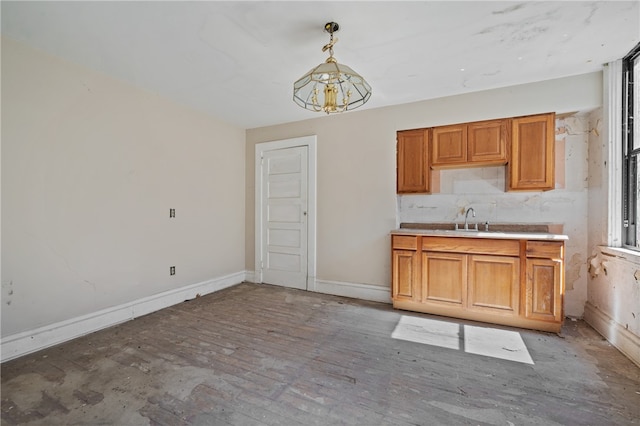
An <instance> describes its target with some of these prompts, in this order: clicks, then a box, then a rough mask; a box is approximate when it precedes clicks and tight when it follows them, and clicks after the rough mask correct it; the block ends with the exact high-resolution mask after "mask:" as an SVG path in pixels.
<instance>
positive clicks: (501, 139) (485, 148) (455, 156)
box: [431, 120, 508, 168]
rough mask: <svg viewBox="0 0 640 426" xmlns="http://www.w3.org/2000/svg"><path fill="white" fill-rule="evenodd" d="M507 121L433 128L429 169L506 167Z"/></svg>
mask: <svg viewBox="0 0 640 426" xmlns="http://www.w3.org/2000/svg"><path fill="white" fill-rule="evenodd" d="M507 139H508V133H507V120H491V121H478V122H475V123H466V124H456V125H452V126H440V127H434V128H433V142H432V146H431V148H432V158H431V166H432V167H433V168H455V167H474V166H489V165H501V164H506V163H507Z"/></svg>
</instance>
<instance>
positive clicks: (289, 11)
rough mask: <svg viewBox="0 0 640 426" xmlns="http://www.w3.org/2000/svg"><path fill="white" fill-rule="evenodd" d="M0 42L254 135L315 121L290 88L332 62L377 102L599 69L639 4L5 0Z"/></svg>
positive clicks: (632, 28) (634, 28) (627, 34)
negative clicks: (334, 26) (348, 70)
mask: <svg viewBox="0 0 640 426" xmlns="http://www.w3.org/2000/svg"><path fill="white" fill-rule="evenodd" d="M1 14H2V34H3V35H5V36H8V37H11V38H14V39H17V40H20V41H23V42H25V43H27V44H29V45H32V46H34V47H37V48H40V49H43V50H45V51H47V52H49V53H51V54H53V55H56V56H60V57H63V58H66V59H67V60H69V61H72V62H75V63H79V64H82V65H84V66H87V67H89V68H92V69H95V70H98V71H100V72H103V73H105V74H108V75H110V76H112V77H115V78H117V79H120V80H123V81H126V82H129V83H131V84H133V85H135V86H138V87H140V88H143V89H146V90H149V91H151V92H155V93H158V94H161V95H163V96H166V97H167V98H170V99H173V100H175V101H177V102H180V103H183V104H186V105H190V106H191V107H193V108H196V109H199V110H202V111H205V112H207V113H210V114H211V115H213V116H216V117H217V118H219V119H222V120H224V121H228V122H230V123H233V124H236V125H238V126H241V127H242V128H254V127H260V126H265V125H270V124H277V123H284V122H290V121H297V120H304V119H307V118H315V117H318V116H319V114H321V113H314V112H309V111H306V110H304V109H302V108H300V107H299V106H297V105H296V104H294V103H293V101H292V91H293V82H294V81H295V80H297V79H298V78H299V77H301V76H302V75H303V74H304V73H305V72H307V71H308V70H309V69H311V68H312V67H314V66H316V65H318V64H319V63H321V62H323V61H324V60H325V59H326V57H327V56H328V55H327V54H326V53H323V52H322V51H321V49H322V46H323V45H324V44H326V43H327V42H328V40H329V35H328V34H327V33H325V32H324V31H323V26H324V24H325V23H326V22H329V21H335V22H338V23H339V24H340V31H339V32H338V33H336V37H337V38H338V39H339V40H340V41H339V42H338V44H337V45H336V46H335V48H334V53H335V57H336V58H337V59H338V61H339V62H341V63H344V64H346V65H349V66H350V67H352V68H353V69H355V70H356V71H357V72H359V73H360V74H362V75H363V76H364V77H365V78H366V79H367V81H368V82H369V84H371V86H372V87H373V96H372V98H371V100H370V101H369V102H368V103H367V104H366V105H364V106H363V107H361V109H366V108H376V107H382V106H387V105H395V104H402V103H407V102H414V101H419V100H425V99H432V98H438V97H442V96H449V95H454V94H460V93H465V92H474V91H478V90H484V89H490V88H496V87H504V86H511V85H514V84H521V83H528V82H534V81H541V80H546V79H552V78H559V77H564V76H570V75H576V74H583V73H589V72H593V71H598V70H601V69H602V64H603V63H606V62H609V61H612V60H615V59H618V58H620V57H622V56H624V55H625V54H626V53H627V52H629V51H630V50H631V49H632V48H633V47H634V46H635V45H636V44H637V43H638V42H639V41H640V2H639V1H637V0H636V1H600V2H582V1H579V2H578V1H553V2H538V1H524V2H523V1H520V2H505V1H497V2H487V1H467V2H459V1H421V2H418V1H413V2H399V1H385V2H380V1H378V2H363V1H351V2H344V1H341V2H326V1H300V2H279V1H260V2H248V1H233V2H221V1H199V2H181V1H174V2H145V1H142V2H82V1H81V2H57V1H55V2H54V1H46V2H24V1H22V2H8V1H2V3H1Z"/></svg>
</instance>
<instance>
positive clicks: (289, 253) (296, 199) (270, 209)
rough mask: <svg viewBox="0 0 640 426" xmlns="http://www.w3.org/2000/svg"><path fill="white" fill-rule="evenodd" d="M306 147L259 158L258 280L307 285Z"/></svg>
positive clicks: (268, 154) (292, 285)
mask: <svg viewBox="0 0 640 426" xmlns="http://www.w3.org/2000/svg"><path fill="white" fill-rule="evenodd" d="M307 157H308V153H307V147H306V146H302V147H295V148H286V149H276V150H272V151H265V153H264V157H263V158H262V188H263V189H262V197H261V198H262V212H263V214H262V217H263V220H264V221H265V223H264V224H263V226H262V232H263V237H262V248H261V249H262V253H263V256H262V259H263V262H262V281H263V282H265V283H269V284H276V285H283V286H286V287H293V288H300V289H306V288H307V203H308V200H307V187H308V171H307V167H308V166H307Z"/></svg>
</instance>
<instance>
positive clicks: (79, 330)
mask: <svg viewBox="0 0 640 426" xmlns="http://www.w3.org/2000/svg"><path fill="white" fill-rule="evenodd" d="M245 275H246V273H245V271H242V272H236V273H233V274H229V275H225V276H223V277H219V278H214V279H211V280H208V281H203V282H201V283H197V284H192V285H188V286H185V287H181V288H177V289H174V290H169V291H165V292H163V293H159V294H155V295H153V296H149V297H143V298H142V299H138V300H134V301H132V302H128V303H124V304H122V305H119V306H114V307H111V308H107V309H103V310H100V311H97V312H93V313H91V314H87V315H82V316H80V317H76V318H71V319H68V320H65V321H60V322H57V323H54V324H50V325H46V326H44V327H39V328H36V329H34V330H28V331H24V332H22V333H17V334H14V335H11V336H7V337H5V338H3V339H2V341H1V347H2V362H5V361H9V360H11V359H14V358H17V357H20V356H23V355H27V354H29V353H32V352H35V351H39V350H41V349H44V348H47V347H50V346H53V345H57V344H59V343H62V342H66V341H67V340H71V339H75V338H77V337H80V336H84V335H86V334H89V333H93V332H95V331H98V330H101V329H103V328H107V327H111V326H114V325H116V324H120V323H123V322H125V321H129V320H132V319H134V318H137V317H140V316H142V315H146V314H149V313H151V312H155V311H158V310H160V309H163V308H167V307H169V306H172V305H175V304H178V303H181V302H184V301H185V300H189V299H193V298H195V297H197V295H202V296H204V295H205V294H209V293H213V292H216V291H219V290H222V289H224V288H227V287H231V286H233V285H236V284H239V283H241V282H242V281H243V280H244V279H245Z"/></svg>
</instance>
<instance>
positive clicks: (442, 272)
mask: <svg viewBox="0 0 640 426" xmlns="http://www.w3.org/2000/svg"><path fill="white" fill-rule="evenodd" d="M466 300H467V255H464V254H458V253H439V252H429V251H426V252H423V253H422V302H423V303H437V304H441V305H442V304H444V305H449V306H451V307H458V308H460V309H462V308H463V307H464V306H465V304H466Z"/></svg>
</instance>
